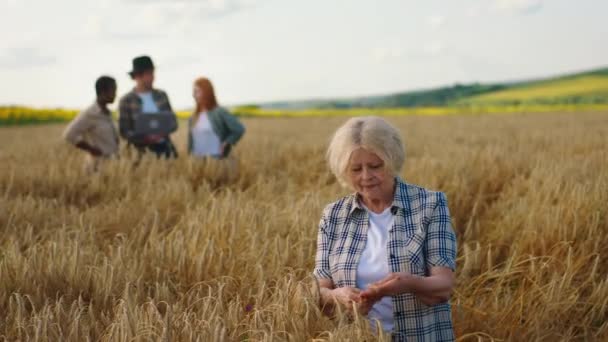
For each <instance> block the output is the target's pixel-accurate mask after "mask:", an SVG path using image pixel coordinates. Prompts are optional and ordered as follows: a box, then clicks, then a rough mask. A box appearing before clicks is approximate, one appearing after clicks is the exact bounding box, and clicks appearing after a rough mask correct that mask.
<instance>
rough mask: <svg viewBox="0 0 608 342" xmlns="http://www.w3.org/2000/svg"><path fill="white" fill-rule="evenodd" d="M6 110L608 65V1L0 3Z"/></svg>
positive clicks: (396, 85)
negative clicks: (105, 82) (106, 97)
mask: <svg viewBox="0 0 608 342" xmlns="http://www.w3.org/2000/svg"><path fill="white" fill-rule="evenodd" d="M0 13H1V14H0V18H1V20H0V44H1V45H0V47H1V49H0V75H1V79H0V80H1V81H0V104H24V105H31V106H53V107H55V106H59V107H70V108H80V107H82V106H85V105H87V104H88V103H90V102H92V101H93V99H94V89H93V83H94V81H95V79H96V78H97V77H98V76H99V75H102V74H108V75H111V76H114V77H115V78H116V79H117V80H118V87H119V90H118V92H119V94H123V93H125V92H127V91H128V90H129V89H130V88H131V87H132V86H133V83H132V81H131V80H130V79H129V78H128V76H127V74H126V72H127V71H128V70H130V68H131V59H132V58H133V57H135V56H137V55H141V54H149V55H150V56H152V58H153V59H154V62H155V63H156V65H157V78H156V79H157V81H156V86H157V87H159V88H162V89H165V90H166V91H167V92H168V93H169V96H170V99H171V101H172V102H173V105H174V107H177V108H189V107H190V106H191V103H192V98H191V87H192V81H193V80H194V78H195V77H197V76H202V75H204V76H208V77H209V78H211V80H212V81H213V82H214V84H215V87H216V92H217V94H218V98H219V101H220V102H221V103H223V104H226V105H233V104H243V103H249V102H260V101H271V100H284V99H303V98H317V97H334V96H349V95H365V94H381V93H385V92H395V91H402V90H413V89H419V88H427V87H433V86H438V85H447V84H452V83H455V82H462V83H464V82H472V81H497V80H512V79H525V78H530V77H536V76H545V75H553V74H559V73H562V72H569V71H578V70H585V69H589V68H594V67H598V66H608V25H607V24H606V23H607V18H608V1H606V0H576V1H575V0H417V1H413V0H300V1H296V0H103V1H102V0H56V1H46V0H45V1H43V0H0Z"/></svg>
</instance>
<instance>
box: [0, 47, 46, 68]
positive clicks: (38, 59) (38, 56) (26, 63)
mask: <svg viewBox="0 0 608 342" xmlns="http://www.w3.org/2000/svg"><path fill="white" fill-rule="evenodd" d="M55 63H57V59H56V58H55V57H54V56H50V55H46V54H43V53H42V52H41V51H40V50H38V49H37V48H32V47H19V48H12V49H6V50H5V53H4V54H2V55H0V68H7V69H22V68H33V67H43V66H48V65H53V64H55Z"/></svg>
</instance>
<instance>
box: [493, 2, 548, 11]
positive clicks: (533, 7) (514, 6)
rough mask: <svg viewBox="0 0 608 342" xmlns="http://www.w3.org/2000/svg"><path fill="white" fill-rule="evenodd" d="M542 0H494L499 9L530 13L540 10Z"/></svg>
mask: <svg viewBox="0 0 608 342" xmlns="http://www.w3.org/2000/svg"><path fill="white" fill-rule="evenodd" d="M542 6H543V0H496V7H497V8H498V9H499V10H503V11H509V12H519V13H532V12H536V11H538V10H540V9H541V8H542Z"/></svg>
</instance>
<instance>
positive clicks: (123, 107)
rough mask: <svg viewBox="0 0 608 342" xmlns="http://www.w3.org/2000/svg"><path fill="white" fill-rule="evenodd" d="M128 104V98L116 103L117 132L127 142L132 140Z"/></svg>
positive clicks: (130, 113) (129, 107)
mask: <svg viewBox="0 0 608 342" xmlns="http://www.w3.org/2000/svg"><path fill="white" fill-rule="evenodd" d="M128 102H129V101H128V97H127V96H125V97H123V98H121V99H120V101H119V103H118V131H119V133H120V136H121V137H123V139H125V140H127V141H129V140H131V139H132V138H133V113H132V111H131V106H130V105H129V103H128Z"/></svg>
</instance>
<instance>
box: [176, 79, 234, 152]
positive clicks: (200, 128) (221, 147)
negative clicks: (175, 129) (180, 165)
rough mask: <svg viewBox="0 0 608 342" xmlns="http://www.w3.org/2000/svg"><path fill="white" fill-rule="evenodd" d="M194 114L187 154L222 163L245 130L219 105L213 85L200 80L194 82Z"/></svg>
mask: <svg viewBox="0 0 608 342" xmlns="http://www.w3.org/2000/svg"><path fill="white" fill-rule="evenodd" d="M192 96H193V97H194V101H195V107H194V113H192V116H191V117H190V120H189V121H188V152H189V154H191V155H194V156H197V157H212V158H216V159H222V158H225V157H227V156H228V155H229V154H230V150H231V149H232V146H234V145H235V144H236V143H237V142H238V141H239V140H240V139H241V137H242V136H243V134H244V133H245V127H244V126H243V124H241V122H240V121H239V119H237V118H236V117H235V116H234V115H232V114H230V112H229V111H228V110H226V109H225V108H222V107H220V106H219V105H218V103H217V99H216V97H215V91H214V90H213V85H212V84H211V81H209V79H207V78H204V77H201V78H199V79H197V80H196V81H194V87H193V93H192Z"/></svg>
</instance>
